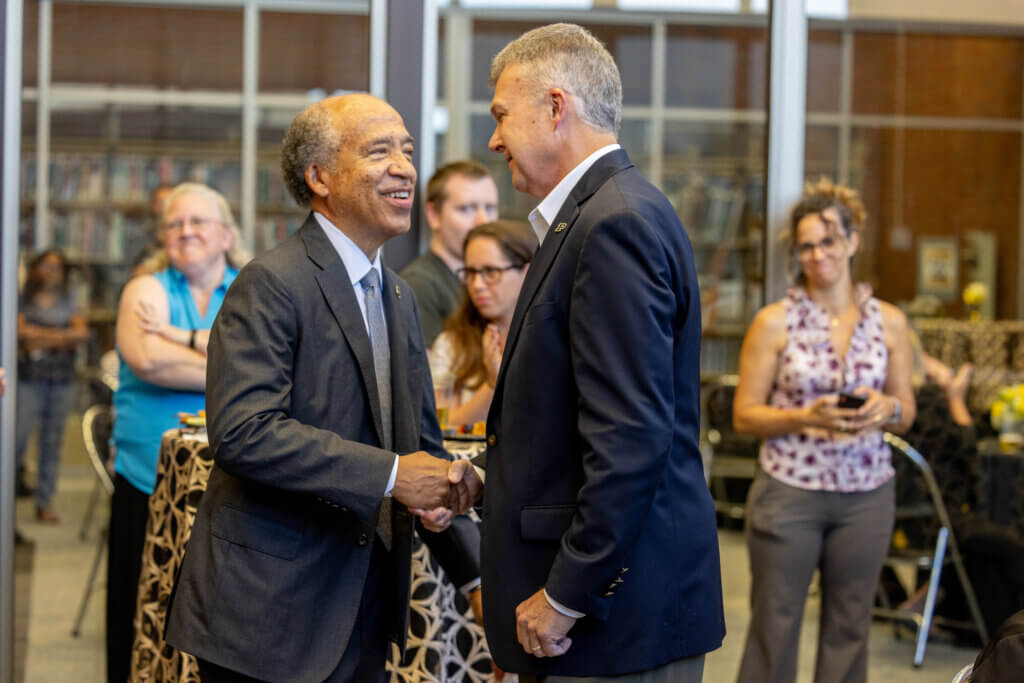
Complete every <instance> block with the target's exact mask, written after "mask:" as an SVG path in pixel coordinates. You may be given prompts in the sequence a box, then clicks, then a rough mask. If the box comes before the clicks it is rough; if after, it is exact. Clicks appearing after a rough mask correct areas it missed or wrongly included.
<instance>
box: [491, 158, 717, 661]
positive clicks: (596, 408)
mask: <svg viewBox="0 0 1024 683" xmlns="http://www.w3.org/2000/svg"><path fill="white" fill-rule="evenodd" d="M700 315H701V312H700V296H699V291H698V288H697V276H696V273H695V271H694V264H693V253H692V249H691V246H690V242H689V239H688V238H687V236H686V233H685V232H684V230H683V226H682V224H681V223H680V222H679V218H678V217H677V216H676V213H675V211H674V210H673V208H672V206H671V205H670V204H669V202H668V200H667V199H666V198H665V196H664V195H663V194H662V193H661V192H660V191H658V190H657V189H656V188H655V187H654V186H653V185H651V184H650V183H649V182H648V181H647V180H645V179H644V178H643V176H641V174H640V173H639V172H638V171H637V170H636V169H635V168H634V167H633V165H632V164H631V163H630V161H629V157H628V156H627V155H626V153H625V152H624V151H621V150H620V151H615V152H612V153H610V154H607V155H605V156H603V157H601V158H600V159H599V160H598V161H597V162H596V163H595V164H594V165H593V166H592V167H591V168H590V169H589V170H588V171H587V173H586V174H585V175H584V176H583V178H582V179H581V180H580V181H579V183H577V185H576V187H575V188H574V189H573V191H572V192H571V194H570V195H569V198H568V199H567V201H566V202H565V205H564V206H563V207H562V209H561V211H560V212H559V214H558V216H557V217H556V219H555V220H554V221H553V222H552V225H551V229H550V230H549V231H548V234H547V236H546V237H545V239H544V242H543V244H542V245H541V248H540V250H539V251H538V252H537V255H536V257H535V258H534V260H533V263H532V264H531V265H530V269H529V271H528V273H527V275H526V279H525V282H524V284H523V289H522V293H521V295H520V298H519V302H518V305H517V306H516V311H515V315H514V318H513V321H512V324H511V329H510V331H509V337H508V340H507V342H506V347H505V353H504V357H503V360H502V366H501V370H500V373H499V376H498V381H497V385H496V387H495V393H494V400H493V402H492V404H491V410H490V414H489V415H488V420H487V430H488V442H489V447H488V451H487V454H486V470H487V481H486V487H485V496H484V524H483V547H482V553H481V554H482V564H483V598H484V613H485V614H486V619H485V621H486V629H487V641H488V645H489V646H490V648H491V652H492V654H493V655H494V658H495V660H496V661H497V663H498V664H499V665H500V666H502V667H503V668H504V669H506V670H509V671H516V672H525V673H535V674H559V675H576V676H593V675H620V674H624V673H629V672H636V671H646V670H650V669H653V668H657V667H659V666H661V665H663V664H666V663H668V662H671V661H674V660H676V659H679V658H682V657H688V656H694V655H698V654H700V653H704V652H708V651H710V650H713V649H715V648H717V647H719V645H720V644H721V642H722V638H723V636H724V634H725V622H724V615H723V609H722V588H721V585H722V584H721V575H720V567H719V559H718V539H717V535H716V529H715V511H714V506H713V504H712V501H711V497H710V495H709V493H708V489H707V486H706V484H705V480H704V473H703V469H702V464H701V456H700V451H699V450H698V432H699V422H700V407H699V396H700V341H701V323H700ZM541 587H546V589H547V591H548V593H549V594H550V595H551V597H553V598H554V599H555V600H557V601H558V602H560V603H562V604H564V605H565V606H567V607H570V608H573V609H575V610H578V611H581V612H584V613H585V614H586V615H587V616H586V617H584V618H582V619H580V620H579V621H577V622H576V624H575V626H574V627H573V629H572V630H571V631H570V632H569V635H570V636H571V637H572V640H573V643H572V647H571V648H570V649H569V651H568V652H567V653H566V654H565V655H563V656H561V657H556V658H551V659H538V658H536V657H533V656H531V655H528V654H526V653H525V652H524V651H523V649H522V647H521V646H520V645H519V644H518V642H517V641H516V630H515V608H516V605H518V604H519V603H520V602H522V601H523V600H526V599H527V598H528V597H530V595H532V594H533V593H535V592H536V591H537V590H538V589H540V588H541Z"/></svg>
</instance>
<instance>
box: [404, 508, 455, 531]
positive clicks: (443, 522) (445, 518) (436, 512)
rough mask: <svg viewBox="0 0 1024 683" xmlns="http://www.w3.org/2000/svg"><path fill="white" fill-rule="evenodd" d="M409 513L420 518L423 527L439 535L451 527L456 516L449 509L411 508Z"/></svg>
mask: <svg viewBox="0 0 1024 683" xmlns="http://www.w3.org/2000/svg"><path fill="white" fill-rule="evenodd" d="M409 512H411V513H412V514H414V515H416V516H417V517H419V518H420V521H421V522H423V526H425V527H426V528H427V530H428V531H433V532H434V533H435V534H439V533H441V532H442V531H444V530H445V529H447V528H448V527H449V526H451V523H452V520H453V519H454V518H455V514H454V513H453V512H452V511H451V510H449V509H448V508H434V509H433V510H424V509H423V508H409Z"/></svg>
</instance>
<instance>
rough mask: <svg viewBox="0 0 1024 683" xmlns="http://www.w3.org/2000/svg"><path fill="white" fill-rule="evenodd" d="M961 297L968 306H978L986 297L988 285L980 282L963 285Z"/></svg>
mask: <svg viewBox="0 0 1024 683" xmlns="http://www.w3.org/2000/svg"><path fill="white" fill-rule="evenodd" d="M963 297H964V303H965V304H967V305H968V306H980V305H981V304H982V303H984V301H985V299H987V298H988V287H986V286H985V284H984V283H982V282H978V281H974V282H971V283H969V284H968V285H967V286H966V287H964V293H963Z"/></svg>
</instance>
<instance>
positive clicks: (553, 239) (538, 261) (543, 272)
mask: <svg viewBox="0 0 1024 683" xmlns="http://www.w3.org/2000/svg"><path fill="white" fill-rule="evenodd" d="M632 165H633V163H632V162H631V161H630V160H629V155H627V154H626V152H625V150H621V149H618V150H615V151H614V152H609V153H608V154H605V155H604V156H603V157H601V158H600V159H598V160H597V161H596V162H594V165H593V166H591V167H590V168H589V169H588V170H587V172H586V173H584V174H583V177H582V178H580V180H579V182H578V183H576V186H575V187H574V188H573V189H572V191H571V192H569V196H568V197H566V199H565V203H564V204H562V208H561V209H559V211H558V215H557V216H555V220H554V221H552V222H551V226H550V227H549V228H548V233H547V235H545V236H544V242H543V243H542V244H541V245H540V249H538V250H537V254H536V256H534V257H533V260H532V261H531V262H530V269H529V270H528V271H526V277H525V278H524V279H523V288H522V289H521V290H520V292H519V300H518V301H517V302H516V309H515V312H514V313H513V314H512V322H511V323H510V324H509V331H508V339H507V340H506V341H505V353H504V355H503V359H502V362H501V368H500V369H499V371H498V379H497V382H495V393H498V391H499V390H498V387H501V385H502V384H503V382H502V380H503V379H504V376H505V368H506V367H508V363H507V362H506V360H507V359H508V358H509V357H511V355H512V353H513V352H514V351H515V347H516V342H518V341H519V332H520V330H521V329H522V326H523V317H524V316H525V315H526V311H527V310H529V308H530V305H531V304H532V303H533V299H534V297H535V296H536V295H537V291H538V290H539V289H540V285H541V284H542V283H543V282H544V279H545V278H546V277H547V274H548V271H550V270H551V266H552V264H553V263H554V262H555V257H556V256H557V255H558V252H559V250H561V248H562V245H563V244H564V243H565V238H566V237H568V235H569V232H570V231H571V230H572V228H573V226H574V225H575V224H576V219H577V218H579V215H580V206H581V205H582V204H583V203H584V202H586V200H587V199H589V198H590V196H591V195H593V194H594V193H595V192H597V190H598V189H600V187H601V186H602V185H604V183H605V182H606V181H607V180H608V179H609V178H611V177H612V176H613V175H615V174H616V173H618V172H620V171H623V170H625V169H627V168H630V167H632Z"/></svg>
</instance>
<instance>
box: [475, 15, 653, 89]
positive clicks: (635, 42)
mask: <svg viewBox="0 0 1024 683" xmlns="http://www.w3.org/2000/svg"><path fill="white" fill-rule="evenodd" d="M546 23H548V22H545V21H538V22H537V23H527V22H513V21H489V20H483V19H477V20H475V21H474V22H473V60H472V62H473V65H474V66H473V67H472V73H471V77H472V79H473V80H472V97H473V99H474V100H487V101H490V99H491V89H490V87H489V86H488V84H487V76H488V73H489V71H490V68H491V60H493V59H494V56H495V55H496V54H498V52H500V51H501V49H502V48H503V47H505V45H507V44H508V43H510V42H511V41H513V40H515V39H516V38H517V37H519V36H520V35H521V34H523V33H525V32H526V31H529V30H530V29H533V28H537V27H538V26H543V25H544V24H546ZM584 26H585V27H586V28H587V30H589V31H590V32H591V33H593V34H594V35H595V36H596V37H597V38H598V39H599V40H600V41H601V42H603V43H604V44H605V46H606V47H607V48H608V51H609V52H611V53H612V56H613V57H614V58H615V63H616V64H618V66H619V71H620V72H621V73H622V74H623V79H622V101H623V103H624V104H626V105H640V106H642V105H649V104H650V103H651V77H650V73H651V29H650V27H649V26H642V25H641V26H636V25H610V24H584ZM626 74H628V75H629V76H630V77H629V78H626V77H625V75H626Z"/></svg>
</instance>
